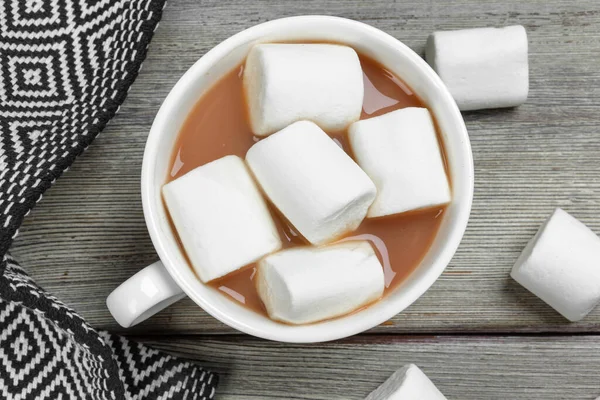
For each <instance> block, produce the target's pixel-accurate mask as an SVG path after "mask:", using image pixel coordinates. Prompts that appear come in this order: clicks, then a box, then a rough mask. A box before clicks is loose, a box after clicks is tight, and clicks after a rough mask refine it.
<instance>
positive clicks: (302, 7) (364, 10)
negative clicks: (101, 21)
mask: <svg viewBox="0 0 600 400" xmlns="http://www.w3.org/2000/svg"><path fill="white" fill-rule="evenodd" d="M299 14H331V15H339V16H344V17H348V18H352V19H356V20H360V21H363V22H366V23H368V24H371V25H373V26H375V27H377V28H380V29H382V30H384V31H386V32H388V33H390V34H391V35H393V36H395V37H397V38H398V39H400V40H402V41H403V42H404V43H406V44H407V45H408V46H410V47H411V48H413V49H414V50H415V51H417V52H419V53H422V51H423V47H424V45H425V40H426V38H427V35H428V34H429V33H431V32H433V31H435V30H440V29H458V28H469V27H480V26H503V25H510V24H522V25H524V26H525V27H526V28H527V31H528V35H529V44H530V97H529V100H528V101H527V103H526V104H525V105H523V106H521V107H519V108H516V109H508V110H489V111H480V112H470V113H466V114H465V120H466V122H467V127H468V130H469V133H470V137H471V143H472V147H473V154H474V158H475V169H476V190H475V199H474V204H473V212H472V216H471V220H470V224H469V228H468V230H467V232H466V235H465V237H464V240H463V242H462V244H461V246H460V248H459V250H458V252H457V253H456V256H455V257H454V259H453V260H452V263H451V264H450V266H449V267H448V269H447V270H446V272H445V273H444V274H443V275H442V277H441V278H440V279H439V280H438V281H437V282H436V284H435V285H434V286H433V287H432V288H431V289H430V290H429V291H428V292H427V293H426V294H425V295H424V296H423V297H422V298H421V299H419V300H418V301H417V302H416V303H415V304H414V305H413V306H411V307H410V308H409V309H408V310H406V311H405V312H403V313H401V314H400V315H398V316H396V317H395V318H394V319H393V320H392V321H391V322H390V323H389V324H387V325H385V326H381V327H379V328H377V329H376V330H375V331H376V332H380V333H395V332H412V333H414V332H434V333H441V332H576V331H577V332H598V331H599V330H600V308H599V309H596V310H595V311H594V312H593V313H592V314H591V315H590V316H588V317H587V318H586V319H585V320H583V321H582V322H579V323H577V324H570V323H567V322H566V321H565V320H564V319H563V318H562V317H561V316H559V315H558V314H557V313H555V312H554V311H553V310H552V309H550V308H549V307H548V306H546V305H545V304H544V303H543V302H541V301H540V300H538V299H537V298H536V297H534V296H533V295H531V294H530V293H528V292H527V291H526V290H525V289H523V288H521V287H520V286H519V285H518V284H516V283H515V282H513V281H512V280H511V279H509V276H508V273H509V271H510V268H511V267H512V264H513V262H514V261H515V260H516V258H517V256H518V254H519V252H520V251H521V249H522V248H523V247H524V245H525V243H526V242H527V241H528V239H529V238H530V237H531V236H532V235H533V234H534V232H535V230H536V229H537V227H538V226H539V224H540V223H541V222H542V221H543V220H544V219H545V218H546V216H547V215H549V213H550V212H551V211H552V210H553V208H554V207H557V206H560V207H563V208H565V209H566V210H567V211H569V212H571V213H572V214H573V215H574V216H576V217H578V218H580V219H581V220H582V221H583V222H585V223H586V224H588V225H589V226H590V227H591V228H592V229H593V230H594V231H596V232H597V233H600V213H598V210H599V209H600V207H599V206H600V133H599V132H598V127H597V125H598V118H599V117H598V116H599V115H600V102H599V101H598V98H600V68H598V54H600V3H599V2H598V1H596V0H581V1H576V2H573V1H559V0H551V1H547V0H544V1H542V0H538V1H521V0H519V1H514V0H511V1H503V2H487V1H484V2H482V1H480V0H457V1H452V2H437V1H429V2H426V1H421V0H403V1H369V2H366V1H360V0H354V1H347V0H319V1H302V2H295V1H262V2H260V1H254V2H247V1H244V0H227V1H225V0H211V1H196V0H173V1H172V2H170V4H169V5H168V7H167V8H166V10H165V13H164V19H163V21H162V22H161V25H160V27H159V29H158V31H157V33H156V36H155V38H154V40H153V42H152V45H151V47H150V51H149V56H148V59H147V60H146V62H145V63H144V68H143V70H142V71H141V73H140V76H139V78H138V79H137V81H136V82H135V84H134V85H133V87H132V88H131V91H130V93H129V97H128V98H127V100H126V101H125V104H124V105H123V107H122V109H121V111H120V113H119V115H117V117H116V118H114V120H113V121H111V123H110V124H109V126H108V127H107V129H106V130H105V132H104V133H103V134H102V135H101V136H100V137H99V138H98V139H97V140H96V142H95V143H94V144H93V145H92V146H91V147H90V148H89V149H88V151H87V152H86V153H85V154H84V155H83V156H82V157H81V158H80V159H79V160H78V161H77V162H76V164H75V165H74V166H73V168H72V169H71V170H70V171H69V172H67V173H66V174H65V175H64V176H63V177H62V178H61V179H60V180H59V181H58V182H57V183H56V185H55V186H54V187H53V188H52V189H50V190H49V191H48V193H47V194H46V196H45V198H44V199H43V201H42V202H41V203H40V204H39V205H38V206H37V207H36V208H35V210H34V211H33V212H32V213H31V214H30V215H29V216H28V217H27V218H26V220H25V224H24V226H23V227H22V229H21V233H20V236H19V237H18V238H17V240H16V241H15V243H14V245H13V248H12V253H13V255H15V256H16V257H17V259H18V260H20V261H21V263H22V264H23V265H24V267H25V268H26V269H28V270H29V272H30V273H31V274H32V276H33V277H34V278H35V279H36V280H37V281H38V282H39V283H40V284H41V285H43V286H44V287H45V288H47V289H48V290H50V291H52V292H53V293H54V294H56V295H57V296H58V297H59V298H61V299H63V300H64V301H66V302H67V303H68V304H70V305H71V306H73V307H74V308H75V309H77V310H78V311H80V312H81V313H82V314H83V316H85V317H86V318H87V319H88V320H89V321H90V322H91V323H92V324H93V325H95V326H97V327H102V328H109V329H113V330H117V331H118V330H119V329H118V327H117V325H116V323H115V322H114V321H113V320H112V318H111V317H110V315H109V313H108V311H107V309H106V307H105V303H104V302H105V298H106V296H107V295H108V294H109V293H110V291H111V290H112V289H113V288H114V287H116V286H117V285H118V284H119V283H120V282H122V281H123V280H125V279H126V278H127V277H129V276H130V275H132V274H133V273H135V272H136V271H138V270H139V269H140V268H142V267H143V266H145V265H147V264H149V263H151V262H153V261H155V260H156V259H157V256H156V254H155V252H154V249H153V247H152V243H151V242H150V239H149V236H148V234H147V231H146V227H145V223H144V219H143V214H142V207H141V201H140V189H139V179H140V168H141V161H142V155H143V150H144V144H145V140H146V136H147V134H148V131H149V128H150V125H151V123H152V120H153V118H154V115H155V113H156V111H157V110H158V108H159V106H160V104H161V102H162V100H163V99H164V97H165V96H166V95H167V93H168V92H169V90H170V89H171V87H172V86H173V85H174V84H175V82H176V81H177V80H178V79H179V77H180V76H181V75H182V74H183V73H184V72H185V70H186V69H187V68H189V67H190V66H191V65H192V64H193V63H194V62H195V61H196V60H197V59H198V58H199V57H201V56H202V55H203V54H204V53H206V51H208V50H209V49H210V48H211V47H213V46H214V45H216V44H217V43H219V42H220V41H222V40H224V39H226V38H227V37H229V36H231V35H232V34H234V33H236V32H238V31H240V30H242V29H244V28H247V27H249V26H252V25H254V24H256V23H259V22H263V21H266V20H270V19H274V18H278V17H282V16H290V15H299ZM130 332H133V333H144V334H150V333H156V334H164V333H199V334H216V333H232V332H233V331H232V330H231V329H229V328H227V327H226V326H224V325H223V324H221V323H219V322H218V321H216V320H215V319H213V318H212V317H210V316H209V315H207V314H206V313H205V312H203V311H202V310H201V309H200V308H198V307H197V306H196V305H194V304H193V303H192V302H191V301H189V300H184V301H182V302H180V303H178V304H177V305H175V306H173V307H171V308H169V309H168V310H165V311H164V312H162V313H160V314H159V315H157V316H155V317H153V318H152V319H150V320H149V321H147V322H145V323H144V324H141V325H140V326H138V327H136V328H134V329H133V330H131V331H130ZM387 372H389V371H386V373H387ZM381 375H384V374H383V372H382V373H381ZM381 377H383V376H381ZM472 398H474V397H472Z"/></svg>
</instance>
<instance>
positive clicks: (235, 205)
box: [162, 156, 281, 282]
mask: <svg viewBox="0 0 600 400" xmlns="http://www.w3.org/2000/svg"><path fill="white" fill-rule="evenodd" d="M162 191H163V197H164V199H165V203H166V205H167V208H168V210H169V214H170V215H171V219H172V220H173V224H174V225H175V228H176V229H177V233H178V234H179V239H180V240H181V243H182V244H183V247H184V248H185V252H186V254H187V256H188V258H189V259H190V262H191V263H192V267H193V268H194V270H195V271H196V273H197V274H198V276H199V277H200V279H201V280H202V281H203V282H208V281H211V280H213V279H217V278H219V277H222V276H224V275H227V274H228V273H230V272H233V271H235V270H237V269H239V268H241V267H243V266H245V265H248V264H250V263H253V262H255V261H256V260H258V259H259V258H261V257H263V256H265V255H266V254H269V253H272V252H274V251H277V250H279V249H280V248H281V240H280V238H279V234H278V233H277V229H276V227H275V223H274V222H273V220H272V218H271V214H270V213H269V210H268V209H267V206H266V204H265V201H264V200H263V198H262V196H261V194H260V191H259V190H258V188H257V187H256V185H255V183H254V181H253V180H252V177H251V175H250V173H249V172H248V170H247V169H246V166H245V164H244V162H243V160H242V159H240V158H239V157H236V156H226V157H223V158H220V159H218V160H216V161H213V162H210V163H208V164H205V165H203V166H201V167H198V168H195V169H194V170H192V171H190V172H188V173H187V174H185V175H184V176H182V177H180V178H178V179H176V180H174V181H172V182H170V183H168V184H166V185H165V186H163V189H162Z"/></svg>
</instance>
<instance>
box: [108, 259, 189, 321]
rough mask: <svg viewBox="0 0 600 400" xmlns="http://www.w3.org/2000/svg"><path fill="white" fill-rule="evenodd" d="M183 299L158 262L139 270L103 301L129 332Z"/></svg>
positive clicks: (177, 287) (180, 291)
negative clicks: (130, 328) (132, 327)
mask: <svg viewBox="0 0 600 400" xmlns="http://www.w3.org/2000/svg"><path fill="white" fill-rule="evenodd" d="M184 297H185V293H184V292H183V290H181V288H180V287H179V285H177V283H175V281H174V280H173V278H171V275H169V272H167V270H166V268H165V266H164V265H163V263H162V262H161V261H160V260H159V261H157V262H155V263H154V264H150V265H149V266H147V267H146V268H144V269H142V270H141V271H139V272H138V273H136V274H135V275H133V276H132V277H131V278H129V279H127V280H126V281H125V282H123V283H121V284H120V285H119V287H117V288H116V289H115V290H113V291H112V293H111V294H109V295H108V297H107V298H106V306H107V307H108V311H110V313H111V314H112V316H113V318H114V319H115V320H116V321H117V322H118V323H119V325H121V326H122V327H123V328H129V327H131V326H134V325H137V324H139V323H140V322H142V321H145V320H146V319H148V318H150V317H151V316H153V315H154V314H156V313H157V312H159V311H161V310H163V309H165V308H167V307H168V306H170V305H171V304H173V303H175V302H177V301H179V300H181V299H182V298H184Z"/></svg>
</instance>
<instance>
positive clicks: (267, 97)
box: [244, 44, 364, 136]
mask: <svg viewBox="0 0 600 400" xmlns="http://www.w3.org/2000/svg"><path fill="white" fill-rule="evenodd" d="M244 89H245V92H246V99H247V102H248V107H249V116H250V125H251V128H252V132H254V134H255V135H258V136H266V135H269V134H271V133H273V132H276V131H278V130H280V129H283V128H285V127H286V126H288V125H289V124H291V123H293V122H296V121H300V120H310V121H313V122H315V123H316V124H317V125H319V126H320V127H321V128H323V129H324V130H331V131H338V130H342V129H344V128H346V127H347V126H348V125H349V124H350V123H352V122H354V121H357V120H358V119H359V118H360V113H361V111H362V103H363V94H364V88H363V74H362V69H361V67H360V61H359V59H358V55H357V54H356V52H355V51H354V50H353V49H352V48H350V47H346V46H340V45H333V44H258V45H256V46H254V47H253V48H252V49H251V50H250V54H249V55H248V58H247V59H246V66H245V69H244Z"/></svg>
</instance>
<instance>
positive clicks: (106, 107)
mask: <svg viewBox="0 0 600 400" xmlns="http://www.w3.org/2000/svg"><path fill="white" fill-rule="evenodd" d="M164 2H165V0H0V260H1V261H0V398H2V399H9V400H29V399H49V400H55V399H62V400H66V399H92V400H102V399H111V400H118V399H132V400H133V399H188V400H200V399H212V398H213V397H214V394H215V387H216V385H217V376H216V375H215V374H213V373H211V372H209V371H205V370H203V369H202V368H200V367H199V366H196V365H194V364H192V363H190V362H185V361H182V360H178V359H176V358H174V357H170V356H168V355H165V354H162V353H160V352H158V351H156V350H152V349H150V348H147V347H146V346H144V345H141V344H139V343H135V342H132V341H129V340H127V339H126V338H123V337H120V336H117V335H111V334H110V333H107V332H101V331H96V330H95V329H93V328H92V327H91V326H90V325H88V324H87V322H86V321H85V320H83V319H82V318H81V317H80V316H79V315H78V314H77V313H76V312H75V311H73V310H72V309H70V308H69V307H68V306H66V305H65V304H63V303H62V302H60V301H59V300H58V299H57V298H55V297H54V296H52V295H51V294H49V293H47V292H45V291H44V290H43V289H41V288H40V287H39V286H38V285H36V283H35V282H34V281H33V279H31V278H30V277H29V276H28V275H27V274H26V273H25V271H24V270H23V269H21V267H20V266H19V265H18V264H17V262H16V261H15V260H14V259H12V258H11V256H10V255H9V254H8V249H9V247H10V244H11V242H12V239H13V238H14V237H15V236H16V234H17V232H18V228H19V226H20V225H21V222H22V220H23V218H24V217H25V215H27V214H28V213H29V211H30V210H31V208H32V207H33V206H34V205H35V204H36V203H37V202H38V201H39V200H40V199H41V198H42V194H43V193H44V192H45V191H46V190H47V189H48V188H49V187H50V186H51V185H52V183H53V182H54V181H55V180H56V179H57V178H58V177H60V175H61V174H62V172H63V171H65V170H66V169H68V167H69V166H70V165H71V164H72V163H73V161H74V160H75V158H76V157H77V156H78V155H79V154H81V153H82V152H83V151H84V150H85V149H86V148H87V147H88V146H89V145H90V143H91V142H92V140H93V139H94V138H95V137H96V135H97V134H98V133H99V132H100V131H102V129H103V128H104V127H105V126H106V124H107V122H108V121H109V120H110V119H111V118H112V117H113V116H114V115H115V113H116V112H117V111H118V109H119V107H120V105H121V103H122V102H123V100H124V99H125V97H126V95H127V91H128V89H129V87H130V85H131V84H132V83H133V81H134V79H135V78H136V76H137V73H138V71H139V69H140V67H141V63H142V61H143V60H144V58H145V56H146V51H147V47H148V44H149V42H150V40H151V38H152V35H153V32H154V30H155V29H156V27H157V25H158V21H159V20H160V17H161V13H162V10H163V7H164Z"/></svg>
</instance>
